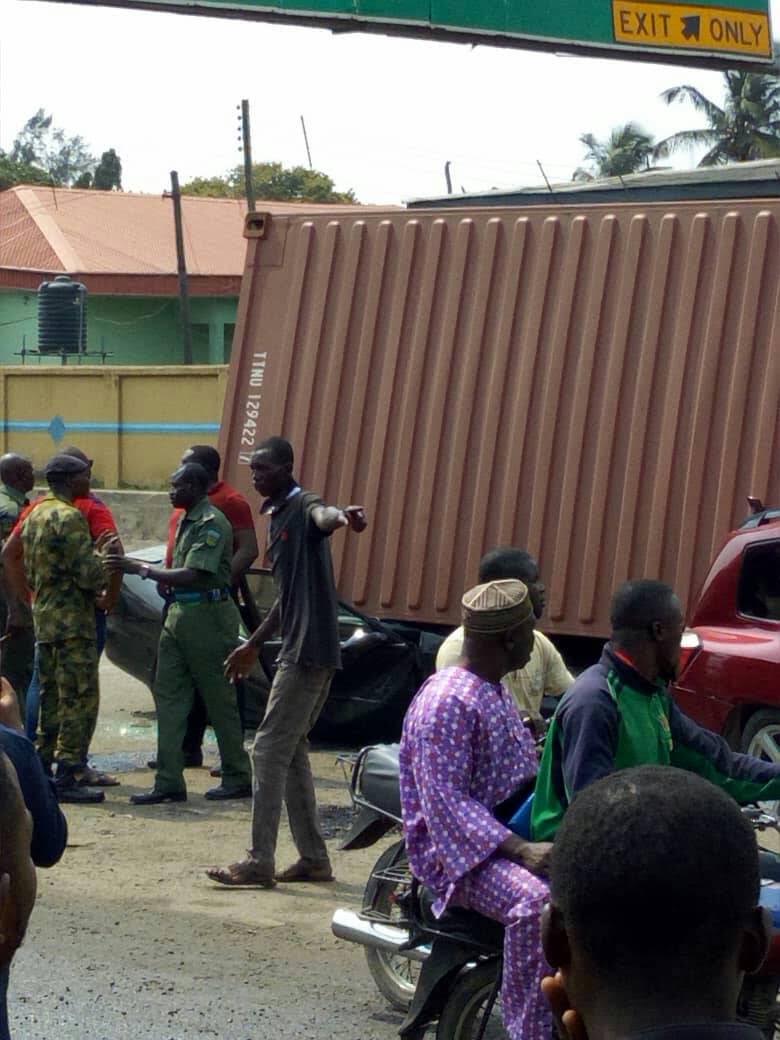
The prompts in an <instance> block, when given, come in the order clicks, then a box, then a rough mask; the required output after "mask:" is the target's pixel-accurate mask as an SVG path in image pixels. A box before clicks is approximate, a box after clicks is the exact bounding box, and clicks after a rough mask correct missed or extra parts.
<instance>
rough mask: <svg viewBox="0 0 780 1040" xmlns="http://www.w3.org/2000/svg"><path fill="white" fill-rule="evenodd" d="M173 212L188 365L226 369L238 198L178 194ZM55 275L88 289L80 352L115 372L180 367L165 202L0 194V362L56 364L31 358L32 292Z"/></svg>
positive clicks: (116, 196) (53, 191) (43, 191)
mask: <svg viewBox="0 0 780 1040" xmlns="http://www.w3.org/2000/svg"><path fill="white" fill-rule="evenodd" d="M269 208H270V207H269ZM285 208H287V207H285ZM182 211H183V223H184V241H185V255H186V263H187V270H188V281H189V295H190V317H191V324H192V360H193V363H195V364H224V363H225V362H226V361H228V360H229V359H230V348H231V344H232V339H233V332H234V329H235V321H236V310H237V307H238V294H239V289H240V285H241V275H242V272H243V267H244V252H245V241H244V237H243V225H244V216H245V212H246V207H245V203H243V202H241V201H239V200H233V199H205V198H189V197H185V198H184V199H183V200H182ZM62 275H68V276H70V277H71V278H73V279H74V280H75V281H78V282H81V283H83V284H84V285H85V286H86V288H87V303H86V316H87V350H88V352H89V354H91V355H97V354H101V353H103V352H105V354H106V355H107V357H106V361H108V362H110V363H111V364H115V365H168V364H170V365H176V364H181V363H182V362H183V361H184V347H183V334H182V325H181V311H180V303H179V295H178V294H179V285H178V277H177V273H176V249H175V237H174V225H173V208H172V202H171V200H170V199H168V198H165V197H163V196H162V195H160V196H154V195H135V194H131V193H129V192H101V191H86V190H75V189H64V188H44V187H39V186H35V187H26V186H19V187H15V188H11V189H9V190H8V191H5V192H2V193H0V364H3V365H11V364H21V363H22V362H23V361H24V363H25V364H33V365H38V364H60V363H61V362H60V358H59V357H54V358H51V357H40V356H37V355H36V353H35V352H36V351H37V348H38V294H37V290H38V286H39V285H40V284H41V283H42V282H46V281H51V280H52V279H54V278H56V277H57V276H62ZM22 350H24V351H25V352H26V353H25V356H24V358H23V357H22V356H21V354H22ZM84 360H85V361H89V362H90V363H92V364H95V363H96V362H97V363H100V360H101V359H100V357H95V356H92V357H89V358H85V359H84ZM74 361H75V359H72V360H71V361H70V363H73V362H74Z"/></svg>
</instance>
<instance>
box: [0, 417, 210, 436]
mask: <svg viewBox="0 0 780 1040" xmlns="http://www.w3.org/2000/svg"><path fill="white" fill-rule="evenodd" d="M51 425H52V424H51V422H50V421H49V422H46V421H43V420H41V421H38V420H34V419H31V420H27V419H8V420H6V421H5V422H4V423H3V426H4V428H5V429H6V430H19V431H22V430H24V431H27V432H35V433H49V432H51ZM64 425H65V429H66V430H68V431H71V430H73V431H75V432H78V433H218V432H219V423H132V422H128V423H106V422H66V423H65V424H64Z"/></svg>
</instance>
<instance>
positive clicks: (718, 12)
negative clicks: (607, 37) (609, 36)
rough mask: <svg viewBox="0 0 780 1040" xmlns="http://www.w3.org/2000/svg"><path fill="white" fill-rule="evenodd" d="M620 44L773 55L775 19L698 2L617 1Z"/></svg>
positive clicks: (614, 6)
mask: <svg viewBox="0 0 780 1040" xmlns="http://www.w3.org/2000/svg"><path fill="white" fill-rule="evenodd" d="M612 23H613V28H614V32H615V41H616V42H617V43H630V44H631V45H632V46H634V47H636V46H642V45H643V44H645V45H646V46H648V47H673V48H675V49H676V50H694V51H697V50H698V51H710V52H713V53H715V52H718V53H723V52H725V53H731V54H753V55H756V56H757V57H758V56H760V57H765V58H770V57H771V56H772V39H771V37H770V33H769V18H768V17H767V16H766V15H765V14H762V13H760V12H758V11H739V10H734V9H733V8H729V7H722V8H719V7H701V6H699V5H698V4H684V3H683V4H675V3H654V2H653V0H641V2H640V0H612Z"/></svg>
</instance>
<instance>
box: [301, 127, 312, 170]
mask: <svg viewBox="0 0 780 1040" xmlns="http://www.w3.org/2000/svg"><path fill="white" fill-rule="evenodd" d="M301 129H302V130H303V143H304V144H305V145H306V155H307V156H308V159H309V169H310V170H313V169H314V167H313V166H312V163H311V150H310V149H309V135H308V134H307V133H306V120H305V119H304V118H303V116H301Z"/></svg>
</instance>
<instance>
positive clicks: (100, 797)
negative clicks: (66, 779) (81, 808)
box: [55, 784, 106, 805]
mask: <svg viewBox="0 0 780 1040" xmlns="http://www.w3.org/2000/svg"><path fill="white" fill-rule="evenodd" d="M55 787H56V788H57V801H58V802H63V803H65V804H67V805H97V804H98V802H103V801H105V799H106V796H105V794H104V793H103V792H102V791H95V790H94V789H93V788H91V787H78V786H77V785H76V784H67V785H65V784H55Z"/></svg>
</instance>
